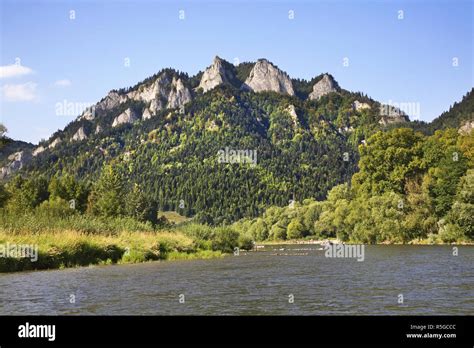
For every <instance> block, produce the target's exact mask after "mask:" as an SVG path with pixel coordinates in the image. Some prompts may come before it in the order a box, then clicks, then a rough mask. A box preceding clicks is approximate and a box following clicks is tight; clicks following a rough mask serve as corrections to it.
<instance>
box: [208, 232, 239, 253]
mask: <svg viewBox="0 0 474 348" xmlns="http://www.w3.org/2000/svg"><path fill="white" fill-rule="evenodd" d="M238 245H239V232H237V231H236V230H234V229H233V228H231V227H228V226H225V227H217V228H216V229H215V230H214V236H213V239H212V249H213V250H220V251H222V252H225V253H231V252H232V251H233V250H234V248H235V247H238Z"/></svg>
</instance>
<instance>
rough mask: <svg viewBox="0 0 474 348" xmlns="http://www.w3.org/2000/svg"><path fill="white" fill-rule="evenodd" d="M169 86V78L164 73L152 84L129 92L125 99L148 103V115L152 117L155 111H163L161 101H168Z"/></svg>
mask: <svg viewBox="0 0 474 348" xmlns="http://www.w3.org/2000/svg"><path fill="white" fill-rule="evenodd" d="M170 84H171V78H170V76H169V74H168V73H167V72H166V71H165V72H163V73H161V74H160V75H159V76H158V77H157V78H156V80H155V81H154V82H153V83H152V84H150V85H142V86H140V87H138V89H137V90H135V91H132V92H129V93H128V94H127V98H130V99H132V100H137V101H144V102H145V103H149V107H148V110H149V112H150V115H154V114H155V113H156V112H157V111H159V110H161V109H163V107H164V105H163V102H162V99H168V93H169V90H170Z"/></svg>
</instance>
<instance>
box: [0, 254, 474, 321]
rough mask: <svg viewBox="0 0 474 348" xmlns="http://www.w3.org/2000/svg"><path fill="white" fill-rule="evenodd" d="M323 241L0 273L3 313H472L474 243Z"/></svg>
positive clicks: (473, 303) (1, 308) (0, 308)
mask: <svg viewBox="0 0 474 348" xmlns="http://www.w3.org/2000/svg"><path fill="white" fill-rule="evenodd" d="M318 247H319V246H317V245H291V246H288V245H285V246H283V245H282V246H273V245H272V246H266V247H265V248H264V249H263V250H260V251H258V252H250V253H245V252H240V254H239V255H238V256H234V255H230V256H226V257H224V258H219V259H210V260H190V261H164V262H152V263H145V264H134V265H113V266H94V267H82V268H74V269H64V270H51V271H37V272H24V273H11V274H0V315H10V314H15V315H30V314H44V315H55V314H65V315H80V314H88V315H102V314H103V315H122V314H123V315H125V314H132V315H144V314H147V315H198V314H203V315H211V314H212V315H232V314H235V315H264V314H265V315H348V314H355V315H359V314H369V315H371V314H388V315H397V314H407V315H408V314H420V315H465V314H467V315H473V314H474V247H473V246H459V247H458V255H457V256H454V255H453V247H451V246H382V245H380V246H366V247H365V255H364V261H361V262H359V261H357V260H356V259H354V258H328V257H325V251H323V250H318ZM281 249H284V250H281Z"/></svg>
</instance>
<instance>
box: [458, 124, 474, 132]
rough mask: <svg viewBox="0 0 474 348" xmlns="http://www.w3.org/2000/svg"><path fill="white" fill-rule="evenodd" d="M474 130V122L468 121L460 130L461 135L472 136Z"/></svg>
mask: <svg viewBox="0 0 474 348" xmlns="http://www.w3.org/2000/svg"><path fill="white" fill-rule="evenodd" d="M473 129H474V121H467V122H466V123H464V124H463V125H462V126H461V127H460V128H459V130H458V133H459V134H464V135H465V134H470V133H471V132H472V130H473Z"/></svg>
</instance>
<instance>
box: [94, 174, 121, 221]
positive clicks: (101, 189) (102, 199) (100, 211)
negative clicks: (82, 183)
mask: <svg viewBox="0 0 474 348" xmlns="http://www.w3.org/2000/svg"><path fill="white" fill-rule="evenodd" d="M125 197H126V188H125V181H124V179H123V176H122V175H121V173H120V172H119V171H118V169H117V168H116V167H114V166H112V165H107V166H105V167H104V168H103V170H102V173H101V175H100V178H99V180H98V181H97V184H96V185H95V186H94V188H93V191H92V193H91V195H90V196H89V207H88V209H89V210H90V211H91V212H92V213H94V214H97V215H103V216H121V215H124V213H125Z"/></svg>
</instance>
